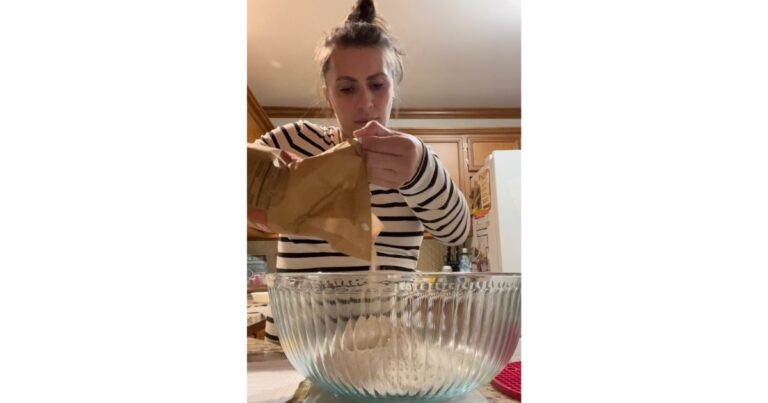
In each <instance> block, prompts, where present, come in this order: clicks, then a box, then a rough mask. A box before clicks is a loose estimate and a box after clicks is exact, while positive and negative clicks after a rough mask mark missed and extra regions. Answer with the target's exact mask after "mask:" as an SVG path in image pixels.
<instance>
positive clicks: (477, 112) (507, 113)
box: [264, 106, 521, 119]
mask: <svg viewBox="0 0 768 403" xmlns="http://www.w3.org/2000/svg"><path fill="white" fill-rule="evenodd" d="M264 111H266V113H267V115H269V116H270V117H273V118H299V119H309V118H330V117H332V116H333V113H332V112H331V110H330V109H328V108H301V107H293V106H265V107H264ZM520 117H521V113H520V108H402V109H399V110H393V111H392V119H520Z"/></svg>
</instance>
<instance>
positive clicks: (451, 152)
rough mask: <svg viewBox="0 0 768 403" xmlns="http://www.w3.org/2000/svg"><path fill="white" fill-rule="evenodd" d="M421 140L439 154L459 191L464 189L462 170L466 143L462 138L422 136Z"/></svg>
mask: <svg viewBox="0 0 768 403" xmlns="http://www.w3.org/2000/svg"><path fill="white" fill-rule="evenodd" d="M421 140H422V141H423V142H424V144H426V145H427V146H429V147H430V148H431V149H432V151H434V152H435V153H436V154H437V156H438V157H439V158H440V161H441V162H442V163H443V166H444V167H445V169H446V170H447V171H448V174H450V175H451V179H453V182H454V183H455V184H457V185H458V186H459V189H464V187H465V185H466V184H465V183H464V180H465V178H464V171H463V170H462V169H461V166H462V164H463V162H464V152H463V148H464V143H463V141H462V139H461V137H456V136H422V137H421Z"/></svg>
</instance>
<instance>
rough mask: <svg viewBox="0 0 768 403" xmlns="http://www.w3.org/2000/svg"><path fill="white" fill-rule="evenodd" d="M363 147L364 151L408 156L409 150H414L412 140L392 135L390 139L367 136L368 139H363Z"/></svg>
mask: <svg viewBox="0 0 768 403" xmlns="http://www.w3.org/2000/svg"><path fill="white" fill-rule="evenodd" d="M362 145H363V150H365V151H373V152H378V153H384V154H392V155H402V154H407V153H408V150H409V148H412V143H411V141H410V140H408V139H407V138H405V137H403V136H398V135H391V136H388V137H381V136H375V135H366V137H364V138H363V139H362Z"/></svg>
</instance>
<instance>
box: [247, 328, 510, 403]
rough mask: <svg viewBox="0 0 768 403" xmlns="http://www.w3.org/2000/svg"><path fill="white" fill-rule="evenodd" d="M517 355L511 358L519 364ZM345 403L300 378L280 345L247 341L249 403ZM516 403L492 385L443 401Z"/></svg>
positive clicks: (453, 402)
mask: <svg viewBox="0 0 768 403" xmlns="http://www.w3.org/2000/svg"><path fill="white" fill-rule="evenodd" d="M519 351H520V348H519V346H518V350H517V351H516V352H515V355H514V356H513V357H512V359H513V361H517V360H519V359H520V358H519ZM285 402H290V403H299V402H307V403H310V402H311V403H325V402H338V403H346V402H351V400H346V399H343V398H340V397H337V396H333V395H332V394H330V393H328V392H325V391H324V390H322V389H320V388H318V387H317V386H315V385H312V383H311V382H310V381H309V380H306V379H304V377H303V376H302V375H301V374H299V373H298V372H297V371H296V370H295V369H293V366H291V364H290V362H289V361H288V359H287V358H286V357H285V354H283V351H282V349H281V348H280V346H279V345H277V344H274V343H271V342H268V341H265V340H260V339H254V338H248V403H285ZM484 402H519V401H518V400H514V399H511V398H509V397H507V396H506V395H504V394H502V393H500V392H498V391H497V390H496V389H495V388H494V387H493V386H492V385H491V384H487V385H483V386H481V387H480V388H478V389H477V390H474V391H472V392H470V393H467V394H465V395H463V396H459V397H456V398H453V399H449V400H446V401H445V403H484Z"/></svg>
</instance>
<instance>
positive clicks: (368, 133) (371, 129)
mask: <svg viewBox="0 0 768 403" xmlns="http://www.w3.org/2000/svg"><path fill="white" fill-rule="evenodd" d="M394 133H395V132H394V131H393V130H389V129H387V128H386V127H384V126H382V124H381V123H379V122H377V121H375V120H372V121H370V122H368V123H366V124H365V126H363V127H362V128H360V129H357V130H355V131H354V132H352V135H353V136H354V137H355V138H363V137H386V136H391V135H393V134H394Z"/></svg>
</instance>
